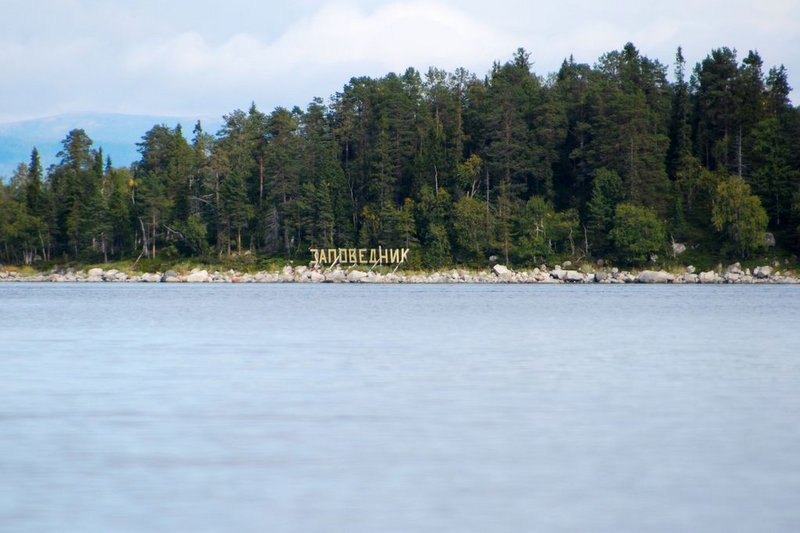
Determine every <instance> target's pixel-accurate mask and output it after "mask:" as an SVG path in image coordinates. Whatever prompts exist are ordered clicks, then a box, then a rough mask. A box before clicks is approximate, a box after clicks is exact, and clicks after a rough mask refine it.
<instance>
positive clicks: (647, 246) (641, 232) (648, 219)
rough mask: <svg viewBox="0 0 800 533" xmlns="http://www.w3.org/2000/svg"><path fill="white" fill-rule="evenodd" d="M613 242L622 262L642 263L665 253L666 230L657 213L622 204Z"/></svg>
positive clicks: (615, 219) (618, 211)
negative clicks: (653, 256)
mask: <svg viewBox="0 0 800 533" xmlns="http://www.w3.org/2000/svg"><path fill="white" fill-rule="evenodd" d="M610 236H611V240H612V241H613V243H614V248H615V249H616V252H617V254H618V257H619V259H620V260H621V261H631V262H634V263H639V264H642V263H644V262H645V261H647V260H648V259H649V258H650V256H652V255H657V254H659V253H661V252H662V251H663V250H664V247H665V244H666V230H665V228H664V223H663V222H662V221H661V220H659V219H658V215H656V213H655V211H654V210H652V209H649V208H646V207H642V206H638V205H634V204H628V203H622V204H619V205H618V206H617V208H616V210H615V212H614V227H613V229H612V230H611V235H610Z"/></svg>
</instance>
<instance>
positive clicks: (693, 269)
mask: <svg viewBox="0 0 800 533" xmlns="http://www.w3.org/2000/svg"><path fill="white" fill-rule="evenodd" d="M686 272H688V273H689V274H694V273H695V272H697V269H696V268H695V267H694V266H693V265H689V266H688V267H686Z"/></svg>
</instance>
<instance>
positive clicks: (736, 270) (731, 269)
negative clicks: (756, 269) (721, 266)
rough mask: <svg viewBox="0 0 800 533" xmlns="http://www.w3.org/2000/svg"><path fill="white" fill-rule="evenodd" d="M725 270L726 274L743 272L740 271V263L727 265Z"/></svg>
mask: <svg viewBox="0 0 800 533" xmlns="http://www.w3.org/2000/svg"><path fill="white" fill-rule="evenodd" d="M725 272H726V273H728V274H744V272H742V265H741V264H740V263H734V264H732V265H728V268H726V269H725Z"/></svg>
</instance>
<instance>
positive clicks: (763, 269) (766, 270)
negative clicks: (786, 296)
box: [753, 266, 772, 279]
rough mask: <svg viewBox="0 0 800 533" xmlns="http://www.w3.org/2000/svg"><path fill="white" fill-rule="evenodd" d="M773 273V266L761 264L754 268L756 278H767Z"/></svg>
mask: <svg viewBox="0 0 800 533" xmlns="http://www.w3.org/2000/svg"><path fill="white" fill-rule="evenodd" d="M771 275H772V267H770V266H760V267H756V268H755V270H753V277H754V278H756V279H767V278H768V277H770V276H771Z"/></svg>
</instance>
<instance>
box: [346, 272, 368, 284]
mask: <svg viewBox="0 0 800 533" xmlns="http://www.w3.org/2000/svg"><path fill="white" fill-rule="evenodd" d="M366 277H367V273H366V272H361V271H360V270H351V271H350V272H348V273H347V281H349V282H351V283H358V282H360V281H362V280H363V279H364V278H366Z"/></svg>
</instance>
